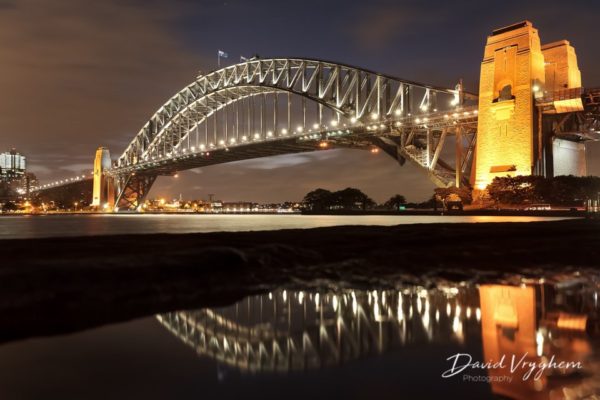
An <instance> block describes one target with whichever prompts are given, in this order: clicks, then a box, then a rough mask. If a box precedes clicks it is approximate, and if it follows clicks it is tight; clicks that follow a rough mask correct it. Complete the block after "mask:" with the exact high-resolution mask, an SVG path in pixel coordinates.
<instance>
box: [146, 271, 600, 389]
mask: <svg viewBox="0 0 600 400" xmlns="http://www.w3.org/2000/svg"><path fill="white" fill-rule="evenodd" d="M567 281H568V279H567V280H566V281H565V282H567ZM580 281H581V278H580V277H574V280H571V282H570V283H569V284H567V283H565V282H563V283H562V284H547V283H546V284H538V283H532V282H530V283H528V284H519V285H511V284H502V285H498V284H482V285H479V286H476V285H458V286H457V285H455V284H452V283H447V284H440V286H439V287H438V288H435V289H424V288H423V287H419V286H406V287H401V288H398V289H396V290H394V289H388V290H379V291H378V290H358V289H339V290H337V291H335V292H331V291H329V290H327V291H316V290H309V291H302V290H285V289H279V290H276V291H273V292H270V293H268V294H267V293H265V294H260V295H254V296H250V297H247V298H245V299H243V300H241V301H239V302H238V303H236V304H234V305H231V306H228V307H222V308H204V309H198V310H187V311H176V312H170V313H166V314H160V315H157V316H156V318H157V319H158V321H159V322H160V324H161V325H163V326H164V327H165V328H166V329H167V330H169V331H170V332H171V333H172V334H173V335H175V336H176V337H177V338H178V339H179V340H180V341H181V342H182V343H183V344H185V345H186V346H188V347H189V348H191V349H192V350H193V351H195V352H196V353H197V354H198V356H200V357H208V358H211V359H214V360H215V361H216V363H217V364H218V365H220V366H221V367H222V368H230V369H233V370H237V371H241V372H244V373H254V374H256V373H261V374H265V373H269V374H271V373H298V372H307V371H310V370H319V369H325V368H335V367H340V366H342V365H344V364H347V363H352V362H355V361H356V360H359V359H365V358H373V357H381V356H383V355H386V354H387V356H391V357H394V352H395V353H396V357H398V356H399V355H398V353H401V352H402V349H407V348H412V349H418V348H419V347H422V346H426V345H431V344H450V343H452V344H454V345H455V346H457V348H463V349H465V350H464V351H465V352H469V353H471V354H472V356H473V357H474V358H475V359H484V360H486V361H489V360H495V361H498V360H499V359H500V357H501V356H502V354H517V355H518V356H519V357H522V356H523V357H528V360H530V361H535V360H538V361H539V360H543V359H545V357H548V356H549V355H555V357H556V358H557V360H561V361H565V362H569V361H573V360H583V359H585V360H586V362H585V365H584V369H585V373H583V374H581V373H575V374H573V376H572V375H571V374H569V372H568V371H566V370H565V371H563V372H562V373H561V374H559V376H554V377H546V376H544V377H543V378H542V379H540V381H539V382H536V381H535V380H527V379H522V378H521V376H520V374H523V372H522V371H515V370H510V367H509V366H505V368H503V369H501V370H493V371H490V372H489V374H490V375H498V376H501V375H509V376H513V378H514V379H513V380H512V382H508V381H499V382H498V383H496V384H493V385H492V390H493V391H494V392H495V393H497V394H502V395H504V396H509V397H511V398H520V399H531V398H551V397H552V396H547V395H548V393H553V392H557V391H558V390H557V389H556V387H555V385H554V384H553V379H554V380H556V379H558V380H560V381H561V382H562V383H563V384H565V387H567V390H568V391H577V392H579V393H587V392H592V393H593V392H594V390H596V389H597V387H598V380H597V377H598V375H599V374H600V360H599V359H597V357H596V358H592V357H591V354H590V351H589V349H590V347H586V346H585V345H582V343H591V341H593V340H596V339H595V338H597V337H598V334H599V333H600V330H599V329H600V325H598V319H597V318H598V316H599V315H600V308H599V306H598V301H597V298H598V287H597V285H594V284H591V285H589V287H588V286H586V289H585V290H583V291H578V292H575V293H577V294H576V295H574V292H573V291H572V290H570V288H572V286H570V285H572V284H576V282H580ZM480 352H482V353H483V354H478V353H480ZM449 355H450V354H449ZM449 355H448V356H449ZM445 357H446V356H445ZM402 360H403V362H404V363H410V362H411V361H410V356H409V355H405V356H403V357H402ZM419 362H423V360H419ZM459 365H461V364H459ZM442 372H443V371H440V374H441V373H442ZM541 393H543V394H545V395H546V396H541ZM536 396H540V397H536Z"/></svg>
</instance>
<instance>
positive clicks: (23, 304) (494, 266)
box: [0, 220, 600, 341]
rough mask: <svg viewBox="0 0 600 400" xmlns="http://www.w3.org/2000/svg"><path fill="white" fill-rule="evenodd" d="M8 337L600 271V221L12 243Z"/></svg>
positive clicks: (3, 303) (6, 256)
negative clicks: (295, 292) (235, 305)
mask: <svg viewBox="0 0 600 400" xmlns="http://www.w3.org/2000/svg"><path fill="white" fill-rule="evenodd" d="M0 248H1V249H2V251H1V253H2V260H3V261H2V262H1V263H0V276H1V279H0V313H1V315H2V319H1V320H0V341H7V340H14V339H17V338H23V337H28V336H32V335H46V334H56V333H62V332H68V331H73V330H77V329H82V328H87V327H92V326H97V325H100V324H103V323H108V322H116V321H123V320H127V319H131V318H134V317H141V316H145V315H151V314H155V313H159V312H166V311H172V310H176V309H184V308H198V307H203V306H217V305H225V304H229V303H231V302H233V301H236V300H238V299H240V298H242V297H244V296H247V295H249V294H253V293H258V292H265V291H269V290H271V289H273V288H275V287H290V288H291V287H295V288H306V289H320V290H321V289H328V290H339V289H342V288H344V287H354V288H390V287H398V286H401V285H402V284H421V285H424V286H431V285H436V284H438V283H439V282H444V281H455V282H456V281H491V280H497V279H501V278H502V277H503V276H505V275H508V274H515V273H518V274H525V275H527V274H530V275H532V276H536V277H539V276H540V275H544V274H545V273H547V272H552V273H556V272H559V273H562V272H565V273H566V272H569V271H574V270H583V269H592V270H593V269H598V270H599V271H600V221H590V220H565V221H555V222H531V223H479V224H419V225H400V226H395V227H365V226H344V227H332V228H318V229H307V230H284V231H258V232H235V233H232V232H223V233H206V234H185V235H167V234H157V235H130V236H101V237H81V238H49V239H33V240H3V241H0Z"/></svg>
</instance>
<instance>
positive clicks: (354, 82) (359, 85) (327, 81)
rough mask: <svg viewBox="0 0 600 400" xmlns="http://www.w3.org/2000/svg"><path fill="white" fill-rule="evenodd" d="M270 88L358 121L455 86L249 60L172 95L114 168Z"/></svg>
mask: <svg viewBox="0 0 600 400" xmlns="http://www.w3.org/2000/svg"><path fill="white" fill-rule="evenodd" d="M274 91H278V92H288V93H293V94H297V95H300V96H303V97H305V98H308V99H310V100H312V101H315V102H318V103H320V104H322V105H323V106H325V107H327V108H329V109H331V110H334V111H335V112H336V113H338V114H340V115H343V116H345V117H347V118H357V119H359V120H360V119H362V118H364V117H365V116H366V115H368V114H370V113H376V114H377V115H381V116H382V117H385V116H389V115H391V114H392V113H394V112H395V111H396V110H400V111H402V112H404V113H406V114H407V113H408V112H409V111H410V108H411V104H412V103H414V100H411V98H414V99H416V100H417V102H418V104H419V106H420V107H422V108H423V109H428V108H430V107H435V101H436V97H437V95H438V94H443V95H448V96H456V91H455V90H451V89H445V88H440V87H434V86H431V85H426V84H420V83H417V82H412V81H407V80H402V79H397V78H393V77H390V76H387V75H382V74H377V73H374V72H372V71H368V70H364V69H359V68H354V67H350V66H347V65H341V64H336V63H330V62H325V61H319V60H307V59H264V60H261V59H259V60H250V61H247V62H244V63H240V64H236V65H232V66H229V67H226V68H223V69H220V70H217V71H214V72H212V73H210V74H207V75H201V76H199V77H198V78H197V79H196V81H195V82H193V83H192V84H190V85H189V86H187V87H186V88H184V89H183V90H182V91H180V92H179V93H177V94H176V95H175V96H173V97H172V98H171V99H170V100H169V101H168V102H167V103H166V104H165V105H163V106H162V107H161V108H160V109H159V110H158V111H157V112H156V113H155V114H154V115H153V116H152V118H151V119H150V120H149V121H148V122H147V123H146V124H145V125H144V127H143V128H142V129H141V130H140V132H139V133H138V134H137V135H136V137H135V138H134V139H133V141H132V142H131V143H130V144H129V146H128V147H127V149H126V150H125V152H124V153H123V155H122V156H121V157H120V158H119V161H118V168H120V167H126V166H129V165H132V164H135V163H137V162H140V161H141V160H143V159H144V157H146V158H147V157H148V155H149V154H151V152H152V151H157V149H161V148H162V150H163V151H165V152H170V151H171V150H172V149H173V148H175V147H177V146H178V144H180V143H181V141H182V140H183V139H184V138H185V136H186V134H187V133H188V132H189V130H190V129H191V128H192V127H193V126H195V125H197V124H199V123H200V122H202V121H203V120H205V119H206V118H208V117H209V116H210V115H212V114H213V113H214V112H216V110H218V109H220V108H222V107H225V106H227V105H228V104H231V103H232V102H233V101H235V100H238V99H241V98H244V97H248V96H253V95H256V94H259V93H265V92H269V93H272V92H274ZM417 96H419V97H418V98H417ZM419 98H420V99H421V100H420V101H418V99H419ZM415 104H416V103H415Z"/></svg>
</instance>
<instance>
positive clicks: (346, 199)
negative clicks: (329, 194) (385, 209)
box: [333, 188, 375, 210]
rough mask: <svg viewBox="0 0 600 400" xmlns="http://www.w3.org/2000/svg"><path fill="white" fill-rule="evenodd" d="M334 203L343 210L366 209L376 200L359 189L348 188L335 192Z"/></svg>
mask: <svg viewBox="0 0 600 400" xmlns="http://www.w3.org/2000/svg"><path fill="white" fill-rule="evenodd" d="M333 205H334V206H335V207H336V208H340V209H343V210H356V209H358V210H366V209H367V208H372V207H373V206H375V202H374V201H373V200H372V199H371V198H370V197H369V196H367V195H366V194H364V193H363V192H361V191H360V190H358V189H355V188H346V189H343V190H338V191H337V192H334V193H333Z"/></svg>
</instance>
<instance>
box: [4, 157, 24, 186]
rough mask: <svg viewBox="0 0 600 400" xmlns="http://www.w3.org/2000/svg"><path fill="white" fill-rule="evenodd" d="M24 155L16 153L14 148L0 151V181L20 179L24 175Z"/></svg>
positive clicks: (7, 181)
mask: <svg viewBox="0 0 600 400" xmlns="http://www.w3.org/2000/svg"><path fill="white" fill-rule="evenodd" d="M25 168H26V162H25V156H23V155H21V154H19V153H17V151H16V150H15V149H12V150H11V151H7V152H4V153H0V181H1V182H3V183H11V182H14V181H20V180H22V179H23V177H24V176H25Z"/></svg>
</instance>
